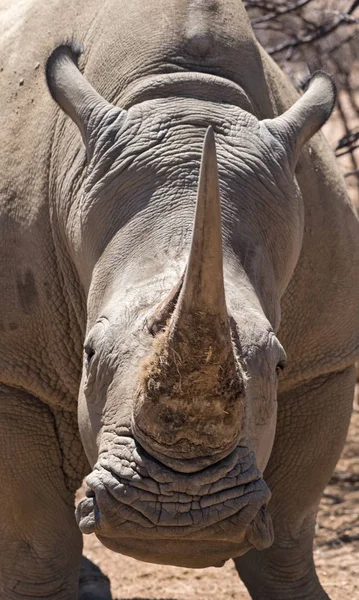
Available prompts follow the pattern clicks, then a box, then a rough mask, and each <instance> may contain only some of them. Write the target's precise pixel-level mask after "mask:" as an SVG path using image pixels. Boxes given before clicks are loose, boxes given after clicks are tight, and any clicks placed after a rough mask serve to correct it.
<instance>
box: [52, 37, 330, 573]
mask: <svg viewBox="0 0 359 600" xmlns="http://www.w3.org/2000/svg"><path fill="white" fill-rule="evenodd" d="M77 58H78V52H77V51H76V48H74V47H73V46H72V47H70V46H60V47H59V48H57V49H56V50H55V51H54V52H53V54H52V55H51V57H50V59H49V61H48V65H47V78H48V85H49V88H50V91H51V93H52V95H53V97H54V99H55V100H56V102H57V103H58V104H59V105H60V107H61V108H62V109H63V110H64V111H65V112H66V113H67V114H68V115H69V116H70V117H71V119H72V121H74V122H75V123H76V125H77V126H78V128H79V130H80V132H81V135H82V138H83V142H84V145H85V147H86V155H87V167H86V176H85V178H84V182H83V183H82V186H81V189H80V192H79V193H76V194H74V197H73V198H71V215H72V219H71V223H70V221H69V220H67V221H66V223H65V224H64V229H65V230H66V236H67V240H68V247H69V248H70V253H71V258H72V260H73V262H74V264H75V267H76V271H77V274H78V278H79V282H80V284H81V285H82V287H83V289H84V291H85V293H86V296H87V335H86V339H85V342H84V358H83V374H82V381H81V385H80V392H79V428H80V433H81V437H82V441H83V446H84V449H85V451H86V454H87V456H88V459H89V462H90V464H91V467H92V472H91V473H90V475H89V476H88V477H87V484H88V490H87V494H86V498H85V499H84V500H83V501H82V502H81V503H80V505H79V507H78V510H77V518H78V523H79V527H80V529H81V531H82V532H84V533H91V532H95V533H96V535H97V536H98V537H99V539H100V540H101V541H102V542H103V543H104V544H105V545H106V546H108V547H109V548H111V549H113V550H115V551H117V552H121V553H124V554H127V555H130V556H133V557H135V558H139V559H141V560H147V561H150V562H159V563H168V564H174V565H186V566H190V567H202V566H209V565H220V564H223V562H224V561H225V560H226V559H228V558H230V557H234V556H239V555H241V554H243V553H244V552H246V551H247V550H248V549H250V548H251V547H253V546H254V547H256V548H259V549H262V548H266V547H268V546H269V545H270V544H271V543H272V541H273V531H272V527H271V520H270V516H269V513H268V510H267V505H268V502H269V499H270V491H269V489H268V488H267V486H266V484H265V481H264V479H263V477H262V472H263V470H264V468H265V466H266V464H267V461H268V459H269V456H270V453H271V448H272V444H273V440H274V435H275V426H276V402H277V400H276V396H277V382H278V375H279V373H280V371H281V369H282V368H283V366H284V363H285V352H284V349H283V348H282V346H281V344H280V343H279V341H278V339H277V337H276V332H277V330H278V328H279V323H280V299H281V296H282V295H283V293H284V291H285V289H286V287H287V285H288V282H289V281H290V279H291V277H292V274H293V271H294V268H295V265H296V263H297V260H298V257H299V254H300V250H301V244H302V232H303V204H302V198H301V195H300V191H299V188H298V186H297V184H296V181H295V176H294V168H295V165H296V161H297V158H298V155H299V153H300V150H301V148H302V146H303V144H304V143H305V142H306V141H307V140H308V139H309V138H310V137H311V136H312V135H313V134H314V133H315V132H316V131H318V129H319V128H320V127H321V125H322V124H323V123H324V122H325V120H326V119H327V118H328V116H329V114H330V112H331V110H332V107H333V103H334V96H335V94H334V90H333V86H332V83H331V81H330V79H329V78H328V77H326V76H325V75H323V74H318V75H316V76H315V77H314V78H313V80H312V82H311V85H310V87H309V89H308V90H307V92H306V93H305V94H304V95H303V96H302V97H301V98H300V99H299V100H298V101H297V102H296V104H295V105H294V106H293V107H292V108H291V109H289V110H288V111H287V112H286V113H285V114H283V115H281V116H279V117H277V118H274V119H271V120H268V119H267V120H263V121H260V120H258V119H257V118H256V117H255V116H254V115H253V114H251V113H250V112H248V110H245V109H244V108H240V107H239V106H235V105H234V104H228V103H227V104H226V103H225V102H226V97H225V96H226V93H227V86H223V83H221V82H218V81H215V82H214V83H213V86H214V87H215V88H216V101H211V99H210V96H209V98H208V100H205V99H203V98H202V99H201V98H196V97H181V94H180V93H177V94H176V86H175V76H173V77H172V79H173V81H172V83H171V85H172V87H171V89H170V92H169V93H168V97H164V98H161V97H156V93H154V97H153V98H152V99H150V100H148V99H146V100H144V101H141V100H140V101H138V102H136V103H134V104H133V105H132V106H131V107H129V108H128V110H123V109H120V108H118V107H116V106H114V105H112V104H109V103H108V102H107V101H105V100H104V99H103V98H102V97H101V96H100V95H99V94H98V93H97V92H96V91H95V90H94V89H93V88H92V86H91V85H90V84H89V83H88V81H87V80H86V79H85V78H84V76H83V75H82V74H81V72H80V71H79V69H78V67H77ZM192 75H193V74H191V77H192ZM181 76H182V80H183V74H182V75H181ZM184 77H185V76H184ZM217 79H219V78H217ZM177 91H178V89H177ZM221 94H222V96H223V102H219V101H218V97H221ZM147 96H148V90H147ZM241 97H245V92H244V91H243V90H241ZM246 102H247V105H250V100H248V101H246ZM72 135H73V130H72Z"/></svg>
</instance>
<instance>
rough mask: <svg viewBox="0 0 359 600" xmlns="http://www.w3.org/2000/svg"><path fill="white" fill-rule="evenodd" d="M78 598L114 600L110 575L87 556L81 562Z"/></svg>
mask: <svg viewBox="0 0 359 600" xmlns="http://www.w3.org/2000/svg"><path fill="white" fill-rule="evenodd" d="M78 600H112V595H111V589H110V581H109V579H108V577H106V575H104V574H103V573H102V571H101V570H100V569H99V567H97V566H96V565H94V564H93V563H92V562H91V561H90V560H89V559H88V558H86V556H83V557H82V562H81V569H80V580H79V596H78Z"/></svg>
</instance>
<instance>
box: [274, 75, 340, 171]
mask: <svg viewBox="0 0 359 600" xmlns="http://www.w3.org/2000/svg"><path fill="white" fill-rule="evenodd" d="M335 100H336V87H335V84H334V82H333V80H332V78H331V77H330V76H329V75H327V74H326V73H324V72H322V71H318V72H316V73H314V75H313V77H312V78H311V80H310V83H309V86H308V88H307V90H306V91H305V92H304V94H303V96H301V97H300V98H299V99H298V100H297V102H296V103H295V104H293V106H292V107H291V108H289V109H288V110H287V111H286V112H285V113H283V114H282V115H280V116H279V117H277V118H275V119H266V120H265V121H264V123H265V125H266V127H267V129H269V130H270V131H271V133H272V134H273V135H274V136H275V137H277V138H278V139H280V141H281V142H282V143H283V144H284V145H285V146H286V147H287V148H288V149H290V151H291V153H292V157H293V159H294V162H296V161H297V160H298V157H299V154H300V151H301V149H302V147H303V146H304V144H305V143H306V142H307V141H308V140H309V139H310V138H311V137H312V136H313V135H314V134H315V133H317V131H319V129H320V128H321V127H322V126H323V125H324V123H325V122H326V121H327V120H328V119H329V117H330V115H331V113H332V110H333V108H334V105H335Z"/></svg>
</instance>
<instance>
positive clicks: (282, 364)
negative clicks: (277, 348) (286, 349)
mask: <svg viewBox="0 0 359 600" xmlns="http://www.w3.org/2000/svg"><path fill="white" fill-rule="evenodd" d="M285 365H286V361H285V360H280V361H279V363H278V364H277V366H276V368H275V370H276V373H277V377H280V376H281V374H282V373H283V371H284V369H285Z"/></svg>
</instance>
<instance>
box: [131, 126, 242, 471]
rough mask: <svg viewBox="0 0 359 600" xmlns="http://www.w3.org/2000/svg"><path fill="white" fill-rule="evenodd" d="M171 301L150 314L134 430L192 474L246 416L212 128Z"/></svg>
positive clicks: (218, 454) (235, 437) (229, 442)
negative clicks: (150, 336)
mask: <svg viewBox="0 0 359 600" xmlns="http://www.w3.org/2000/svg"><path fill="white" fill-rule="evenodd" d="M169 304H170V305H171V307H172V308H173V310H172V314H170V315H168V314H167V315H166V311H165V310H164V309H163V307H161V310H160V311H159V315H155V316H154V318H153V319H152V323H155V324H156V331H155V339H154V344H153V351H152V354H151V355H150V356H149V357H148V359H147V361H146V362H145V364H144V365H143V369H142V373H141V382H140V387H139V392H138V395H137V398H136V400H135V404H134V410H133V422H132V429H133V433H134V435H135V437H136V439H137V440H138V441H139V442H140V443H141V445H142V446H143V447H144V448H145V449H146V450H147V451H148V452H150V453H151V454H152V455H154V456H155V457H156V458H158V459H159V460H161V461H162V462H164V463H165V464H169V466H173V468H176V469H177V470H184V471H186V470H189V471H191V470H192V466H191V464H192V462H193V465H194V466H193V470H194V469H198V468H199V467H198V460H200V461H201V464H202V465H203V464H204V465H205V464H210V463H211V462H215V461H218V460H220V459H221V458H222V457H223V456H225V455H226V454H229V453H230V452H231V451H232V450H233V449H234V448H235V446H236V445H237V443H238V441H239V439H240V435H241V431H242V428H243V419H244V407H243V399H244V392H245V374H244V372H243V370H242V368H241V365H240V363H239V361H238V359H237V357H236V355H235V350H234V346H233V342H232V336H231V330H230V326H229V319H228V314H227V308H226V299H225V290H224V276H223V256H222V227H221V204H220V195H219V182H218V167H217V158H216V149H215V141H214V134H213V130H212V128H211V127H209V128H208V130H207V133H206V137H205V142H204V148H203V154H202V161H201V168H200V177H199V186H198V194H197V205H196V214H195V221H194V230H193V235H192V242H191V248H190V254H189V259H188V263H187V267H186V271H185V275H184V279H183V282H181V284H180V285H179V286H177V288H176V290H174V293H173V294H171V296H170V301H169ZM168 313H170V308H169V310H168ZM166 317H168V318H166ZM161 320H162V323H161ZM204 457H207V461H206V460H205V458H204ZM174 461H175V463H174Z"/></svg>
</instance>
